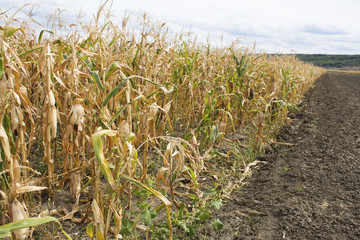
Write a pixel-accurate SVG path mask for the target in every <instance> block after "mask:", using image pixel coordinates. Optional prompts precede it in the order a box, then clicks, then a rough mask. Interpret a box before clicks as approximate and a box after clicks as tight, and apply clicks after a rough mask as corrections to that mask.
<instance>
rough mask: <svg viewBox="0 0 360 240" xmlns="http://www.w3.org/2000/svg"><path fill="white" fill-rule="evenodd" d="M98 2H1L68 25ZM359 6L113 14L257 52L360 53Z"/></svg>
mask: <svg viewBox="0 0 360 240" xmlns="http://www.w3.org/2000/svg"><path fill="white" fill-rule="evenodd" d="M100 2H101V1H100V0H1V5H0V10H1V11H5V10H8V9H10V8H12V10H10V11H9V12H8V13H10V12H12V11H14V10H15V9H17V8H19V7H21V6H22V5H24V4H26V3H35V4H37V5H38V6H37V7H35V8H34V12H35V16H34V19H35V20H37V21H38V22H40V23H42V24H44V25H45V26H46V15H48V14H50V13H53V12H54V11H55V9H57V8H60V9H66V12H64V18H65V20H66V21H67V22H68V24H70V23H74V22H76V18H75V16H76V14H77V13H78V12H79V10H80V9H81V8H82V11H83V13H84V14H85V16H84V18H83V19H82V21H84V22H88V21H89V20H90V19H91V17H92V16H93V14H94V13H95V12H96V11H97V9H98V7H99V4H100ZM25 9H27V10H29V9H30V7H27V8H25ZM359 9H360V1H359V0H301V1H300V0H216V1H214V0H131V1H129V0H114V1H113V7H112V12H113V15H114V16H115V18H114V22H118V23H119V24H121V18H122V16H123V14H124V12H125V11H126V12H127V13H130V14H132V16H134V18H135V17H136V16H137V15H138V14H139V12H140V11H146V12H147V13H149V15H150V16H151V18H152V19H153V20H159V21H162V22H166V23H167V26H168V27H169V29H170V31H171V32H173V33H178V32H180V31H181V30H182V29H184V31H189V30H191V31H192V32H194V33H195V34H197V36H198V39H200V40H203V41H205V39H206V38H207V36H208V35H210V41H211V42H212V43H213V45H214V44H219V45H220V44H230V43H231V42H233V41H235V40H239V41H240V42H241V43H242V44H244V45H253V44H254V43H255V42H256V49H257V51H259V52H261V51H266V52H270V53H293V52H295V53H330V54H360V14H359ZM1 11H0V12H1ZM222 39H223V40H222Z"/></svg>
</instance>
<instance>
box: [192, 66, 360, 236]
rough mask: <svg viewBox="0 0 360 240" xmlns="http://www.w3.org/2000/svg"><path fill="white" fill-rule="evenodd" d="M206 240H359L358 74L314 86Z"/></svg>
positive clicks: (325, 79)
mask: <svg viewBox="0 0 360 240" xmlns="http://www.w3.org/2000/svg"><path fill="white" fill-rule="evenodd" d="M278 141H279V142H282V143H286V144H281V145H278V146H272V150H269V151H268V152H267V153H266V154H265V155H263V156H261V157H260V158H259V160H262V161H264V162H265V164H259V165H257V168H255V169H254V172H253V175H252V177H251V178H249V179H248V181H247V182H248V183H247V184H246V185H244V187H243V189H242V190H241V191H240V192H239V193H237V194H236V195H235V196H233V197H232V198H231V200H228V201H227V202H226V203H225V204H224V205H223V206H222V207H221V209H220V210H218V211H217V212H215V217H218V218H219V219H220V220H221V221H222V222H223V223H224V227H223V229H222V230H221V231H214V230H211V227H209V226H206V227H205V228H204V229H203V231H202V232H201V234H200V236H199V235H198V236H197V237H196V238H199V239H201V238H205V239H360V196H359V194H360V75H356V74H346V73H336V72H329V73H326V74H324V75H323V76H322V77H321V78H320V79H318V80H317V82H316V84H315V87H314V88H312V89H310V90H309V92H308V93H307V94H306V96H305V99H304V100H303V102H302V104H301V110H299V111H298V112H297V113H296V114H294V115H293V116H291V122H290V124H289V125H287V126H286V127H284V128H283V129H282V130H281V131H280V134H279V136H278Z"/></svg>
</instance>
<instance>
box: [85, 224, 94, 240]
mask: <svg viewBox="0 0 360 240" xmlns="http://www.w3.org/2000/svg"><path fill="white" fill-rule="evenodd" d="M86 234H87V235H88V236H89V237H91V238H93V236H94V222H90V223H89V224H88V225H87V227H86Z"/></svg>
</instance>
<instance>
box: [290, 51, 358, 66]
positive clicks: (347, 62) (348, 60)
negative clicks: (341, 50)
mask: <svg viewBox="0 0 360 240" xmlns="http://www.w3.org/2000/svg"><path fill="white" fill-rule="evenodd" d="M296 56H297V57H298V58H299V59H300V60H302V61H304V62H311V63H313V64H314V65H315V66H319V67H323V68H345V67H360V55H325V54H297V55H296Z"/></svg>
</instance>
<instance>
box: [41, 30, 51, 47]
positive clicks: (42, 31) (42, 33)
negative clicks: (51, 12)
mask: <svg viewBox="0 0 360 240" xmlns="http://www.w3.org/2000/svg"><path fill="white" fill-rule="evenodd" d="M44 32H48V33H51V34H54V33H53V32H52V31H48V30H41V32H40V34H39V37H38V44H40V43H41V39H42V37H43V35H44Z"/></svg>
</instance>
